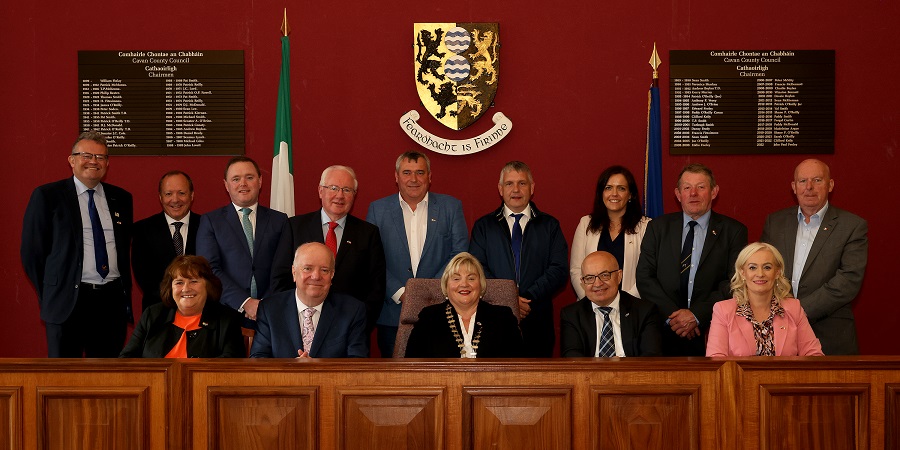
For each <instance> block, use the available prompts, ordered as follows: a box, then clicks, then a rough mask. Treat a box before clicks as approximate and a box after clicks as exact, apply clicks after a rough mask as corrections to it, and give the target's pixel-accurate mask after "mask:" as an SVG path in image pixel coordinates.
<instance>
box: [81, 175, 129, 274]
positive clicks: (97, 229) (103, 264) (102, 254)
mask: <svg viewBox="0 0 900 450" xmlns="http://www.w3.org/2000/svg"><path fill="white" fill-rule="evenodd" d="M87 193H88V216H90V218H91V231H92V232H93V234H94V260H95V262H96V265H97V273H99V274H100V278H104V279H105V278H106V276H107V275H109V254H107V253H106V236H105V235H104V234H103V224H102V223H100V213H98V212H97V205H96V204H95V203H94V190H93V189H88V190H87ZM129 276H130V275H129Z"/></svg>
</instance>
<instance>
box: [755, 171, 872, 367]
mask: <svg viewBox="0 0 900 450" xmlns="http://www.w3.org/2000/svg"><path fill="white" fill-rule="evenodd" d="M791 188H792V189H793V191H794V194H795V195H796V196H797V202H798V203H799V207H798V208H794V207H790V208H787V209H783V210H781V211H778V212H774V213H772V214H770V215H769V217H767V218H766V225H765V227H764V228H763V234H762V238H760V240H761V241H763V242H768V243H770V244H772V245H774V246H775V248H777V249H778V251H779V252H781V254H782V256H783V257H784V270H785V276H788V277H790V279H791V285H792V287H793V291H794V295H795V296H796V297H797V299H799V300H800V305H801V306H803V310H804V311H806V316H807V317H808V318H809V323H810V324H811V325H812V328H813V331H815V333H816V337H818V338H819V341H820V342H821V343H822V352H823V353H825V354H826V355H855V354H857V353H859V346H858V345H857V343H856V326H855V324H854V319H853V309H852V302H853V299H854V298H856V294H857V293H858V292H859V288H860V286H861V285H862V279H863V274H864V273H865V271H866V262H867V260H868V253H869V240H868V229H869V226H868V224H867V223H866V221H865V220H864V219H862V218H861V217H859V216H857V215H855V214H852V213H850V212H847V211H844V210H843V209H838V208H837V207H835V206H833V205H831V204H830V203H829V202H828V194H829V193H830V192H831V191H832V189H834V180H833V179H832V178H831V169H829V167H828V165H826V164H825V163H823V162H822V161H819V160H817V159H808V160H806V161H803V162H801V163H800V165H798V166H797V168H796V169H795V170H794V181H792V182H791Z"/></svg>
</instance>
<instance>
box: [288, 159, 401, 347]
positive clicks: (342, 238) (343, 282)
mask: <svg viewBox="0 0 900 450" xmlns="http://www.w3.org/2000/svg"><path fill="white" fill-rule="evenodd" d="M357 189H358V182H357V181H356V173H355V172H354V171H353V169H351V168H350V167H347V166H337V165H335V166H330V167H328V168H326V169H325V170H324V171H322V177H321V179H320V180H319V187H318V191H319V199H320V200H321V201H322V208H321V209H318V210H316V211H313V212H310V213H307V214H303V215H301V216H296V217H292V218H290V219H289V220H288V222H287V223H285V225H284V228H283V229H282V230H281V242H280V243H279V244H278V249H277V250H276V251H275V261H274V262H273V264H272V286H273V289H274V292H281V291H286V290H290V289H293V288H295V287H296V284H295V283H294V277H293V276H292V274H291V264H292V263H293V260H294V250H296V249H297V248H298V247H300V245H302V244H305V243H307V242H319V243H322V244H325V245H326V246H327V247H328V248H329V249H331V251H332V253H333V254H334V255H335V267H334V278H333V279H332V280H331V291H332V292H337V293H341V294H347V295H350V296H353V297H354V298H356V299H357V300H359V301H361V302H363V303H365V305H366V330H365V331H366V336H367V337H368V336H369V335H370V334H371V332H372V329H374V328H375V321H376V320H378V314H380V313H381V305H382V303H383V302H384V283H385V273H384V271H385V268H384V249H383V247H382V245H381V235H380V234H379V233H378V227H376V226H375V225H372V224H370V223H368V222H366V221H364V220H362V219H359V218H357V217H355V216H353V215H351V214H350V210H351V209H352V208H353V201H354V200H355V199H356V192H357Z"/></svg>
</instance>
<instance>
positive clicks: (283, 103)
mask: <svg viewBox="0 0 900 450" xmlns="http://www.w3.org/2000/svg"><path fill="white" fill-rule="evenodd" d="M281 31H282V34H283V35H282V37H281V78H280V79H279V81H278V106H277V111H276V112H275V153H274V156H273V157H272V199H271V208H272V209H274V210H277V211H281V212H283V213H285V214H287V215H288V217H291V216H293V215H294V158H293V152H292V150H293V146H292V144H291V62H290V61H291V60H290V54H291V45H290V42H289V41H288V34H290V32H291V29H290V27H289V26H288V23H287V9H285V10H284V21H283V22H282V24H281Z"/></svg>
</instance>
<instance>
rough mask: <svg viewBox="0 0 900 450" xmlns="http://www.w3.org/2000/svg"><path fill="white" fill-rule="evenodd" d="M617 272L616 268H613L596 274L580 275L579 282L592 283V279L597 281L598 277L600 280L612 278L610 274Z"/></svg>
mask: <svg viewBox="0 0 900 450" xmlns="http://www.w3.org/2000/svg"><path fill="white" fill-rule="evenodd" d="M616 272H618V270H613V271H612V272H600V273H598V274H596V275H585V276H583V277H581V282H582V283H584V284H594V281H597V279H598V278H599V279H600V281H609V279H610V278H612V274H614V273H616Z"/></svg>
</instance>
